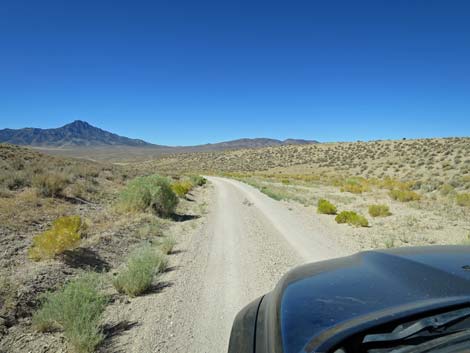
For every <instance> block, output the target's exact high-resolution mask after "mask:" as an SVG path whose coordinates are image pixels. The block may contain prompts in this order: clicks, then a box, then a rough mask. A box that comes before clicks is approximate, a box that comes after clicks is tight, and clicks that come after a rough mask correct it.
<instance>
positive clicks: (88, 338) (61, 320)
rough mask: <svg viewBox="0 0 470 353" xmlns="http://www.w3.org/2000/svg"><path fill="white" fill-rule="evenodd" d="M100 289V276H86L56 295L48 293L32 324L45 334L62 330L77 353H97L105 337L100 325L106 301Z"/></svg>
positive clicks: (91, 274) (68, 284)
mask: <svg viewBox="0 0 470 353" xmlns="http://www.w3.org/2000/svg"><path fill="white" fill-rule="evenodd" d="M100 287H101V280H100V278H99V276H98V275H97V274H94V273H87V274H84V275H82V276H81V277H79V278H77V279H74V280H72V281H70V282H69V283H67V284H66V285H65V286H64V287H63V288H62V289H60V290H58V291H57V292H51V293H47V294H46V295H44V297H43V303H42V305H41V308H40V309H39V310H38V311H37V312H36V313H35V314H34V316H33V325H34V326H35V327H36V328H37V329H38V330H39V331H42V332H44V331H50V330H54V329H60V330H63V331H64V336H65V338H66V339H67V341H68V342H69V343H70V345H71V346H72V347H73V350H74V351H75V352H77V353H91V352H94V351H95V348H96V347H97V346H98V345H99V344H100V342H101V341H102V340H103V338H104V335H103V332H102V329H101V326H100V323H101V317H102V314H103V312H104V310H105V307H106V304H107V298H106V297H105V296H104V295H103V294H102V293H101V291H100Z"/></svg>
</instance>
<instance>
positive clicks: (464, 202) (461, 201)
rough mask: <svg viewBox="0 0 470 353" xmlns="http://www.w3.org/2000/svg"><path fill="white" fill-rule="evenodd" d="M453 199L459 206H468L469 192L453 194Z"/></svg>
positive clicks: (469, 202)
mask: <svg viewBox="0 0 470 353" xmlns="http://www.w3.org/2000/svg"><path fill="white" fill-rule="evenodd" d="M455 201H456V202H457V205H459V206H462V207H470V193H467V194H466V193H462V194H457V195H456V196H455Z"/></svg>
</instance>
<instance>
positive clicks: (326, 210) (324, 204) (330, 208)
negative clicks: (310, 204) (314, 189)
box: [317, 199, 337, 215]
mask: <svg viewBox="0 0 470 353" xmlns="http://www.w3.org/2000/svg"><path fill="white" fill-rule="evenodd" d="M317 212H318V213H322V214H332V215H334V214H336V212H337V209H336V206H335V205H333V204H332V203H331V202H330V201H328V200H325V199H320V200H318V204H317Z"/></svg>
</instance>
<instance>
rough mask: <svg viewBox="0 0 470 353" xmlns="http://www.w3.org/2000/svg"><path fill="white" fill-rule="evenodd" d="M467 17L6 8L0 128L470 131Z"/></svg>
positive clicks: (165, 133) (96, 4)
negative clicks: (81, 124)
mask: <svg viewBox="0 0 470 353" xmlns="http://www.w3.org/2000/svg"><path fill="white" fill-rule="evenodd" d="M469 16H470V1H466V0H462V1H452V0H442V1H432V0H422V1H413V0H406V1H404V0H388V1H382V0H371V1H360V0H356V1H350V0H348V1H334V0H328V1H320V0H318V1H317V0H305V1H295V0H292V1H291V0H289V1H287V0H285V1H275V0H269V1H256V0H248V1H240V0H237V1H223V0H217V1H204V0H199V1H195V0H187V1H178V0H168V1H159V0H154V1H138V0H137V1H136V0H134V1H119V0H113V1H98V0H93V1H88V0H80V1H63V0H61V1H49V0H43V1H35V0H34V1H22V0H4V1H2V4H1V6H0V128H4V127H10V128H20V127H25V126H34V127H57V126H61V125H63V124H66V123H68V122H71V121H72V120H75V119H82V120H86V121H88V122H90V123H91V124H93V125H97V126H99V127H102V128H105V129H107V130H110V131H113V132H116V133H119V134H122V135H126V136H130V137H136V138H142V139H145V140H148V141H150V142H154V143H160V144H169V145H192V144H199V143H205V142H215V141H221V140H228V139H234V138H239V137H274V138H287V137H296V138H310V139H318V140H320V141H339V140H352V141H354V140H358V139H360V140H369V139H383V138H401V137H408V138H412V137H434V136H469V135H470V19H469V18H470V17H469Z"/></svg>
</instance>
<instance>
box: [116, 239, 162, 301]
mask: <svg viewBox="0 0 470 353" xmlns="http://www.w3.org/2000/svg"><path fill="white" fill-rule="evenodd" d="M165 266H166V258H165V255H164V254H163V253H162V252H160V251H158V250H156V249H155V248H154V247H151V246H150V245H147V246H145V247H142V248H139V249H137V250H136V251H134V252H133V253H132V254H131V255H130V256H129V259H128V260H127V264H126V267H125V269H123V270H122V271H121V272H120V273H119V274H118V275H117V276H116V278H115V279H114V280H113V285H114V288H116V290H117V291H118V292H120V293H125V294H127V295H129V296H131V297H135V296H138V295H140V294H142V293H144V292H145V291H146V290H148V289H149V288H150V286H151V285H152V281H153V278H154V276H155V274H156V273H158V272H159V271H163V270H164V268H165Z"/></svg>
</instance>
